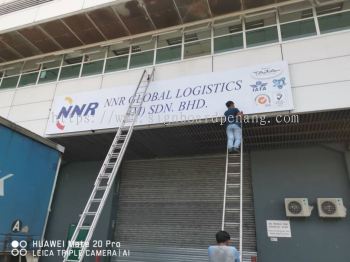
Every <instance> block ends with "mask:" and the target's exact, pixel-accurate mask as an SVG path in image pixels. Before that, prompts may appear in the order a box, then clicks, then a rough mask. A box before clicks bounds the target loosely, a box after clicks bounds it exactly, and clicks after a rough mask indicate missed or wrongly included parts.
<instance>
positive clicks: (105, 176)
mask: <svg viewBox="0 0 350 262" xmlns="http://www.w3.org/2000/svg"><path fill="white" fill-rule="evenodd" d="M108 174H110V173H108ZM110 177H111V176H110V175H99V176H98V178H110Z"/></svg>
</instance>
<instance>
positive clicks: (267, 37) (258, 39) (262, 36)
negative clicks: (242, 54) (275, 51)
mask: <svg viewBox="0 0 350 262" xmlns="http://www.w3.org/2000/svg"><path fill="white" fill-rule="evenodd" d="M246 34H247V47H252V46H258V45H265V44H270V43H274V42H277V41H278V34H277V27H275V26H273V27H268V28H263V29H259V30H253V31H249V32H246Z"/></svg>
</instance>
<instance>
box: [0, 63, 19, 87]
mask: <svg viewBox="0 0 350 262" xmlns="http://www.w3.org/2000/svg"><path fill="white" fill-rule="evenodd" d="M22 67H23V63H16V64H13V65H9V66H8V67H6V68H4V69H3V70H4V71H5V74H4V77H3V79H2V82H1V86H0V89H5V88H15V87H17V84H18V80H19V77H20V72H21V70H22Z"/></svg>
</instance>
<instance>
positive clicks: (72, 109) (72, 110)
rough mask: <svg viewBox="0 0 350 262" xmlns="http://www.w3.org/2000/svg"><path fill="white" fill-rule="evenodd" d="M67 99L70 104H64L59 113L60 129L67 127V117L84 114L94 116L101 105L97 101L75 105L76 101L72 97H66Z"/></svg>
mask: <svg viewBox="0 0 350 262" xmlns="http://www.w3.org/2000/svg"><path fill="white" fill-rule="evenodd" d="M65 101H66V102H67V104H68V106H63V107H62V108H61V110H60V112H59V113H58V115H57V123H56V127H57V128H58V129H60V130H64V128H65V124H64V120H65V119H70V118H73V117H82V116H94V115H95V114H96V109H97V108H98V105H99V104H98V103H97V102H92V103H89V104H82V105H74V101H73V99H72V98H71V97H66V98H65Z"/></svg>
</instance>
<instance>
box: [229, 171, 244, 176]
mask: <svg viewBox="0 0 350 262" xmlns="http://www.w3.org/2000/svg"><path fill="white" fill-rule="evenodd" d="M240 174H241V173H239V172H238V173H227V175H229V176H233V175H240Z"/></svg>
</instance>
